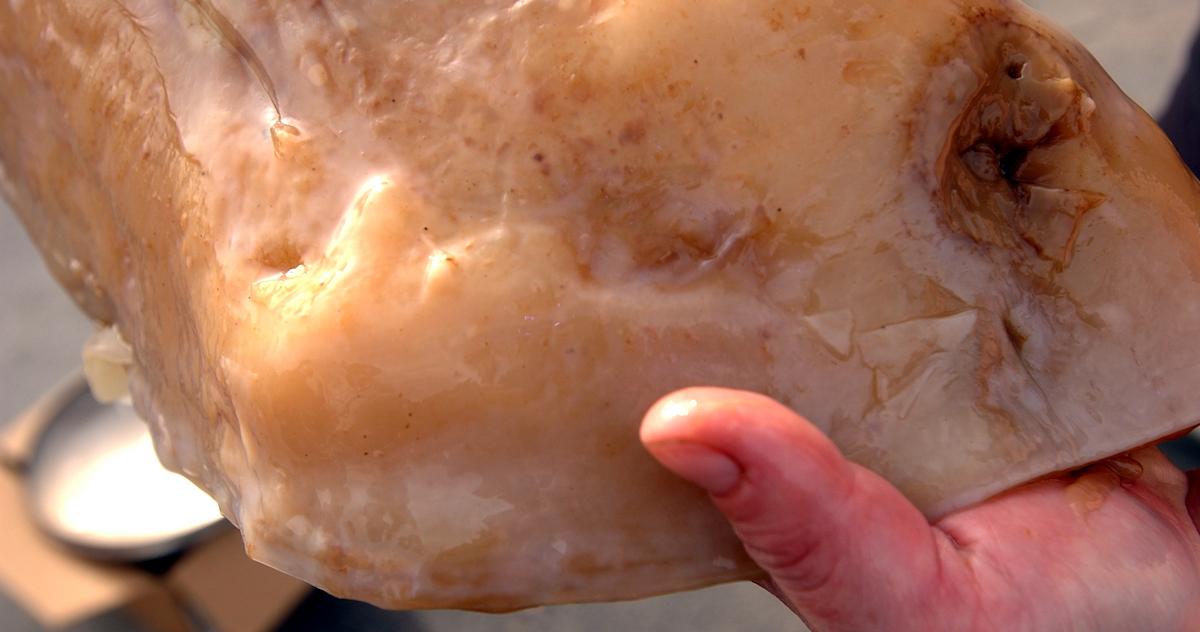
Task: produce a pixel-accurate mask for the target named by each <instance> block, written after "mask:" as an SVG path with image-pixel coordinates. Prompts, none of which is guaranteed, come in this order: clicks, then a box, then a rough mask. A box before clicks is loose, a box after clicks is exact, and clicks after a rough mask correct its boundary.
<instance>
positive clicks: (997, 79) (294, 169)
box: [0, 0, 1200, 609]
mask: <svg viewBox="0 0 1200 632" xmlns="http://www.w3.org/2000/svg"><path fill="white" fill-rule="evenodd" d="M0 167H2V170H0V190H3V192H4V194H5V195H6V197H7V198H8V199H9V200H10V201H11V202H12V204H13V206H14V208H15V209H16V210H17V212H18V213H19V214H20V215H21V218H22V220H23V222H24V224H25V226H26V228H27V229H28V231H29V232H30V234H31V235H32V237H33V238H34V240H35V241H36V242H37V243H38V245H39V247H40V248H41V250H42V252H43V253H44V255H45V258H46V261H47V264H48V265H49V266H50V268H51V270H52V271H53V272H54V274H55V275H56V277H57V278H58V279H59V280H60V281H61V282H62V283H63V285H64V286H65V287H66V288H67V289H68V290H70V291H71V292H72V295H73V296H74V297H75V299H76V300H77V302H79V304H80V305H81V306H82V307H83V308H84V309H85V310H87V312H88V313H89V314H90V315H91V316H92V317H93V318H95V319H96V320H98V321H100V322H105V323H114V324H116V325H117V326H118V328H119V330H120V332H121V333H122V334H123V336H124V338H125V339H126V340H127V341H128V343H129V345H130V346H131V348H132V365H131V366H130V369H129V370H130V387H131V389H132V392H133V396H134V401H135V402H136V404H137V405H138V407H139V409H140V410H141V412H142V413H143V415H144V416H145V417H146V418H147V420H148V421H149V422H150V424H151V427H152V429H153V431H154V434H155V441H156V446H157V448H158V452H159V455H160V457H161V458H162V459H163V461H164V462H165V463H167V464H168V465H169V466H170V467H172V468H175V469H178V470H179V471H181V472H183V473H185V474H187V475H188V476H189V477H191V478H192V479H193V480H195V481H196V482H197V483H199V484H200V485H201V486H203V487H204V488H205V489H206V490H208V491H209V492H210V493H211V494H213V496H214V497H215V498H216V499H217V500H218V502H219V503H220V504H221V506H222V508H223V509H224V511H225V512H226V513H227V515H229V516H230V517H231V518H232V519H233V520H234V521H235V522H237V523H238V525H239V526H240V527H241V529H242V532H243V534H244V537H245V540H246V546H247V549H248V551H249V552H250V554H251V555H252V556H254V557H255V558H256V559H259V560H260V561H263V562H265V563H268V564H270V565H272V566H275V567H277V568H280V569H282V570H284V571H287V572H289V573H292V574H295V575H297V576H299V577H301V578H303V579H305V580H307V581H310V582H313V583H315V584H317V585H319V586H321V587H323V588H325V589H327V590H329V591H331V592H334V593H335V594H339V595H345V596H351V597H356V598H359V599H366V600H370V601H373V602H375V603H378V604H381V605H385V606H391V607H470V608H481V609H506V608H515V607H522V606H528V605H535V604H541V603H552V602H561V601H580V600H607V599H620V598H632V597H638V596H644V595H648V594H653V593H660V592H667V591H674V590H681V589H685V588H689V587H694V586H700V585H705V584H711V583H716V582H721V581H728V580H734V579H739V578H746V577H751V576H754V575H755V574H756V573H757V570H756V569H755V568H754V567H753V565H752V564H751V563H750V562H749V561H748V560H747V559H746V557H745V555H744V553H743V552H742V550H741V548H740V546H739V544H738V543H737V542H736V540H735V539H734V538H733V536H732V534H731V533H730V532H729V529H728V527H727V526H725V524H724V523H723V522H722V521H721V519H720V518H719V517H718V516H717V514H716V513H715V511H714V510H713V509H711V508H710V507H709V505H708V504H707V503H706V502H705V500H704V499H703V497H702V496H701V495H700V494H699V492H697V491H695V490H693V489H691V488H690V487H688V486H686V485H685V484H683V483H681V482H679V481H677V480H675V479H674V478H673V477H671V476H670V475H668V474H667V473H666V472H665V471H663V470H662V469H661V468H659V467H658V466H657V465H655V464H654V463H653V461H652V460H651V459H650V457H649V456H648V455H646V454H645V452H644V451H643V450H642V449H641V448H640V446H639V445H638V443H637V425H638V422H639V420H640V416H641V414H642V413H643V412H644V411H645V409H646V408H647V407H648V406H649V405H650V404H651V403H652V402H653V401H654V400H655V399H656V398H657V397H659V396H661V395H663V394H665V393H667V392H668V391H670V390H672V389H675V388H678V387H683V386H688V385H695V384H710V385H721V386H729V387H737V388H744V389H751V390H756V391H760V392H764V393H767V394H769V395H771V396H773V397H776V398H778V399H780V400H781V401H783V402H785V403H787V404H789V405H790V406H792V407H794V408H795V409H796V410H798V411H800V412H802V413H803V414H804V415H806V416H807V417H809V418H810V419H812V420H813V421H814V422H815V423H816V424H818V425H819V426H820V427H821V428H822V429H823V430H825V431H826V432H827V433H828V434H829V435H830V436H831V437H832V438H833V439H834V440H835V441H836V442H837V443H838V445H839V446H840V447H841V448H842V449H843V450H844V451H845V452H846V454H847V455H848V456H850V457H851V458H853V459H855V460H857V461H859V462H861V463H863V464H866V465H868V466H869V467H871V468H873V469H875V470H877V471H879V472H880V473H882V474H883V475H885V476H886V477H887V478H888V479H890V480H891V481H892V482H894V483H895V484H896V485H897V486H898V487H899V488H900V489H901V490H902V491H903V492H905V494H906V495H908V496H909V497H910V498H911V499H912V500H913V501H914V502H915V503H917V505H918V506H919V507H921V508H922V510H923V511H925V512H926V513H927V514H928V515H931V516H936V515H941V514H944V513H945V512H947V511H949V510H952V509H954V508H958V507H962V506H964V505H966V504H969V503H972V502H974V501H978V500H980V499H983V498H985V497H987V496H990V495H992V494H994V493H997V492H999V491H1002V490H1004V489H1007V488H1009V487H1012V486H1014V485H1017V484H1019V483H1022V482H1025V481H1028V480H1030V479H1033V478H1036V477H1038V476H1042V475H1045V474H1048V473H1051V472H1055V471H1060V470H1064V469H1068V468H1072V467H1075V466H1078V465H1080V464H1083V463H1086V462H1089V461H1092V460H1095V459H1097V458H1100V457H1104V456H1108V455H1111V454H1114V453H1118V452H1121V451H1124V450H1126V449H1129V448H1130V447H1133V446H1136V445H1140V444H1144V443H1147V442H1150V441H1153V440H1155V439H1158V438H1161V437H1163V436H1166V435H1168V434H1171V433H1173V432H1175V431H1178V430H1180V429H1183V428H1185V427H1187V426H1188V425H1189V424H1191V423H1194V422H1196V421H1197V420H1198V419H1200V398H1198V397H1197V396H1196V395H1195V394H1194V392H1195V391H1194V384H1195V383H1196V381H1197V379H1198V378H1200V367H1198V366H1197V363H1196V360H1195V358H1200V338H1197V337H1196V336H1195V335H1194V332H1195V331H1197V330H1200V284H1198V283H1200V275H1198V273H1200V227H1198V224H1197V216H1196V213H1195V209H1196V208H1197V202H1198V201H1200V187H1198V186H1197V183H1196V181H1195V180H1194V179H1193V178H1192V176H1191V175H1190V174H1189V173H1188V172H1187V171H1186V170H1185V169H1184V168H1183V167H1182V166H1181V165H1180V164H1179V160H1178V157H1177V156H1176V154H1175V152H1174V151H1173V150H1172V148H1171V147H1170V145H1169V143H1168V142H1167V141H1166V139H1165V138H1164V137H1163V136H1162V134H1161V133H1160V132H1159V131H1158V130H1157V129H1156V128H1155V127H1154V125H1153V123H1152V122H1151V121H1150V120H1149V118H1148V117H1147V116H1146V115H1145V114H1144V113H1143V112H1141V111H1140V110H1138V109H1137V108H1136V107H1135V106H1134V105H1132V104H1131V103H1130V102H1129V101H1128V100H1127V99H1126V98H1125V97H1124V95H1122V94H1121V93H1120V92H1119V91H1118V90H1117V88H1116V87H1115V86H1114V85H1113V84H1112V82H1111V81H1110V80H1109V78H1108V77H1107V76H1106V75H1105V74H1104V73H1103V71H1102V70H1101V69H1100V68H1099V67H1098V66H1097V64H1096V63H1095V61H1094V60H1093V59H1092V58H1091V57H1090V56H1089V55H1087V53H1086V52H1085V51H1083V50H1082V49H1081V48H1080V47H1079V46H1078V45H1077V44H1075V43H1074V42H1073V40H1071V39H1070V38H1069V37H1067V36H1066V35H1064V34H1062V33H1061V32H1059V31H1057V30H1055V29H1054V28H1053V27H1051V26H1049V25H1048V24H1046V23H1045V22H1044V21H1042V20H1041V19H1040V18H1039V17H1037V16H1036V15H1034V14H1032V13H1030V12H1029V11H1028V10H1026V9H1025V8H1023V7H1022V6H1020V5H1018V4H1016V3H1012V2H1001V1H997V0H972V1H969V2H968V1H965V0H962V1H955V0H932V1H927V2H919V3H912V2H902V1H900V0H851V1H845V0H826V1H823V2H817V1H814V2H802V1H794V2H792V1H784V0H772V1H768V0H738V1H737V2H734V1H732V0H717V1H713V2H691V1H685V0H658V1H655V2H621V1H619V0H560V1H558V2H553V1H550V0H522V1H520V2H515V3H514V2H498V1H486V0H455V1H447V2H416V1H408V2H392V1H386V2H385V1H383V0H379V1H371V0H357V1H338V2H333V1H332V0H325V1H323V2H321V1H318V2H312V1H311V0H304V1H301V0H271V1H266V2H255V3H235V2H229V1H226V0H212V1H211V3H210V1H209V0H191V1H189V2H184V1H182V0H125V1H123V2H115V1H114V2H107V1H106V2H63V1H33V0H7V1H6V2H0ZM797 510H798V511H802V510H803V508H798V509H797Z"/></svg>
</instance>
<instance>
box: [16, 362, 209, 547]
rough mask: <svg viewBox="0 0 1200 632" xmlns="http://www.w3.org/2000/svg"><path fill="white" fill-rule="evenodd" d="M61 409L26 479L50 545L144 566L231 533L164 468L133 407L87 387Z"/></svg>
mask: <svg viewBox="0 0 1200 632" xmlns="http://www.w3.org/2000/svg"><path fill="white" fill-rule="evenodd" d="M62 401H63V402H65V403H64V404H62V405H61V407H60V408H58V409H57V411H51V413H50V414H52V418H51V419H50V420H49V421H48V424H47V425H46V427H45V429H44V430H43V431H42V434H41V436H40V438H39V439H38V441H37V443H36V447H35V449H34V452H33V455H32V458H31V460H30V461H29V463H28V471H27V475H26V491H27V493H28V500H29V503H30V507H31V510H32V511H31V513H32V515H33V516H34V519H35V521H36V522H37V524H38V525H39V526H40V527H41V528H42V529H43V530H44V531H45V532H46V533H48V534H49V535H50V536H51V537H53V538H54V539H56V540H58V541H59V542H61V543H62V544H64V545H66V546H67V547H69V548H71V549H73V550H75V551H76V552H78V553H80V554H83V555H85V556H87V557H91V558H93V559H99V560H104V561H113V562H144V561H147V560H152V559H155V558H159V557H163V556H166V555H170V554H172V553H177V552H179V551H181V550H183V549H185V548H187V547H188V546H189V545H190V544H192V543H194V542H196V541H197V540H199V539H202V538H204V537H206V536H208V535H211V534H214V533H216V532H218V531H220V530H223V529H225V528H229V526H228V523H227V522H226V521H225V520H224V518H223V517H222V516H221V512H220V510H219V509H218V508H217V504H216V502H214V501H213V500H212V498H210V497H209V496H208V495H207V494H205V493H204V492H203V491H201V490H200V489H199V488H197V487H196V486H195V485H194V484H192V482H191V481H189V480H188V479H186V478H184V477H183V476H180V475H178V474H175V473H173V472H170V471H168V470H166V469H165V468H163V466H162V465H161V464H160V463H159V461H158V457H157V456H156V455H155V452H154V445H153V443H152V442H151V440H150V432H149V429H148V428H147V427H146V424H145V423H144V422H142V420H141V419H140V418H139V417H138V416H137V413H136V412H134V410H133V407H132V406H130V405H128V404H122V403H115V404H102V403H100V402H97V401H96V400H95V399H94V398H93V397H92V394H91V392H90V391H89V390H88V388H87V386H86V385H85V384H83V383H82V382H81V383H80V384H79V385H78V386H77V387H76V388H75V389H74V392H73V394H69V395H68V396H67V397H64V398H63V400H62Z"/></svg>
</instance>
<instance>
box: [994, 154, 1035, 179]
mask: <svg viewBox="0 0 1200 632" xmlns="http://www.w3.org/2000/svg"><path fill="white" fill-rule="evenodd" d="M1026 160H1029V150H1028V149H1026V148H1024V147H1014V148H1012V149H1010V150H1008V151H1005V152H1004V153H1002V154H1000V175H1002V176H1004V179H1005V180H1016V179H1017V174H1018V173H1019V172H1020V171H1021V167H1023V166H1024V165H1025V161H1026Z"/></svg>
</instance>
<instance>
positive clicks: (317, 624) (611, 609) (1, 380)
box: [0, 0, 1200, 632]
mask: <svg viewBox="0 0 1200 632" xmlns="http://www.w3.org/2000/svg"><path fill="white" fill-rule="evenodd" d="M1030 4H1032V5H1034V6H1035V7H1037V8H1038V9H1040V10H1042V11H1044V12H1045V13H1047V14H1049V15H1050V16H1051V17H1053V18H1054V19H1056V20H1057V21H1058V22H1059V23H1060V24H1062V25H1063V26H1065V27H1066V28H1067V30H1069V31H1071V32H1072V33H1074V34H1075V35H1076V36H1077V37H1079V38H1080V39H1082V40H1083V41H1084V43H1085V44H1087V45H1088V46H1089V47H1090V48H1091V49H1092V52H1093V53H1094V54H1095V55H1096V57H1097V58H1098V59H1100V61H1101V62H1102V63H1103V64H1104V65H1105V67H1106V68H1108V69H1109V72H1110V73H1111V74H1112V75H1113V77H1114V78H1115V79H1116V80H1117V81H1118V83H1120V84H1121V86H1122V87H1124V88H1125V90H1126V92H1128V93H1129V94H1130V96H1132V97H1133V98H1134V99H1135V100H1137V101H1138V102H1139V103H1141V104H1142V106H1143V107H1145V108H1146V109H1147V110H1148V111H1150V112H1152V113H1158V112H1160V111H1161V110H1162V108H1163V107H1164V106H1165V105H1166V102H1167V99H1168V96H1169V93H1170V91H1171V88H1172V87H1173V85H1174V81H1175V77H1176V76H1178V74H1179V72H1180V70H1181V68H1182V63H1183V59H1184V53H1185V51H1186V49H1187V46H1188V44H1189V43H1190V37H1191V34H1192V32H1193V29H1194V28H1195V27H1196V26H1197V25H1198V23H1200V2H1196V0H1140V1H1138V2H1132V1H1130V0H1035V1H1033V2H1031V3H1030ZM0 269H2V270H4V271H5V282H4V285H3V286H0V384H2V385H3V386H2V387H0V423H3V422H2V420H4V419H7V418H9V417H10V416H12V415H13V414H15V413H16V412H17V411H18V410H20V409H21V408H22V407H24V406H25V405H26V404H28V403H29V402H31V401H32V400H33V399H34V398H35V397H36V396H37V394H39V393H41V392H42V391H43V390H45V389H47V388H49V387H50V386H51V385H52V384H54V383H55V381H57V380H58V379H59V378H60V377H61V376H63V375H64V374H65V373H67V372H68V371H70V370H71V369H72V368H73V367H74V366H76V365H77V363H78V357H79V348H80V345H81V343H82V342H83V340H84V339H85V337H86V336H87V335H88V333H89V331H90V327H89V325H88V324H87V322H86V321H85V320H84V319H83V317H82V316H80V315H79V314H78V313H77V311H76V310H75V308H74V307H73V306H72V305H71V304H70V302H69V301H68V300H67V298H66V297H65V295H64V294H63V293H62V292H61V291H60V290H59V289H58V288H57V287H56V286H55V285H54V283H53V282H52V280H51V279H50V277H49V276H48V275H47V274H46V272H45V270H44V268H43V267H42V265H41V261H40V260H39V259H38V257H37V254H36V252H35V251H34V250H33V248H32V247H31V246H30V245H29V244H28V242H27V241H26V239H25V236H24V234H23V232H22V231H21V229H20V225H19V223H18V222H17V221H16V220H15V219H14V217H13V216H12V214H11V213H10V212H8V211H7V209H0ZM0 537H3V534H0ZM124 625H125V624H124V623H123V622H121V621H117V620H113V619H111V618H106V619H103V620H98V621H95V622H91V623H89V624H86V625H84V626H81V627H79V628H78V630H79V631H80V632H85V631H86V632H95V631H98V630H118V629H123V626H124ZM36 629H37V628H36V626H34V624H33V623H32V622H31V621H29V619H28V618H27V617H25V616H24V615H23V614H22V613H21V612H19V610H18V609H17V608H16V606H14V605H13V604H12V602H11V601H10V600H9V599H7V598H6V597H5V596H4V595H2V594H0V630H4V631H11V632H16V631H25V630H31V631H32V630H36ZM286 629H287V630H291V631H295V630H323V631H324V630H366V629H370V630H385V629H394V630H406V631H421V632H441V631H455V632H472V631H476V630H499V631H514V632H516V631H523V630H556V631H563V632H571V631H581V632H582V631H592V630H595V631H600V630H623V631H629V632H634V631H640V630H646V631H650V630H654V631H661V632H672V631H676V630H678V631H684V630H687V631H689V632H691V631H695V632H703V631H705V630H732V629H736V630H747V631H755V630H763V631H766V630H788V629H797V630H799V629H802V628H801V626H800V625H799V624H798V623H797V622H796V620H795V618H794V617H793V616H792V615H791V613H790V612H789V611H787V610H786V609H785V608H783V607H781V606H779V605H778V603H776V602H774V600H773V599H771V598H769V597H768V596H766V594H765V593H764V592H762V591H760V590H758V589H757V588H755V587H753V586H748V585H742V586H727V587H721V588H715V589H709V590H706V591H700V592H696V593H691V594H686V595H677V596H673V597H666V598H661V599H652V600H647V601H643V602H638V603H632V604H614V605H593V606H570V607H560V608H546V609H541V610H534V611H529V612H524V613H518V614H514V615H508V616H501V617H495V616H485V615H474V614H466V613H453V612H433V613H416V614H384V613H380V612H378V611H376V610H374V609H373V608H370V607H367V606H362V605H358V604H347V603H340V602H336V601H335V600H333V599H331V598H327V597H324V596H320V595H317V596H314V597H313V598H312V599H310V600H309V601H308V602H306V603H305V604H304V605H303V606H302V608H301V610H300V611H299V612H297V614H296V616H295V617H293V618H292V620H291V621H289V623H288V624H287V625H286Z"/></svg>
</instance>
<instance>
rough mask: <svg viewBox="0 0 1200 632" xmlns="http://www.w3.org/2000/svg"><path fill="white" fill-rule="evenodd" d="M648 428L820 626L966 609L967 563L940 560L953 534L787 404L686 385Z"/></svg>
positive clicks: (655, 447)
mask: <svg viewBox="0 0 1200 632" xmlns="http://www.w3.org/2000/svg"><path fill="white" fill-rule="evenodd" d="M641 435H642V441H643V442H644V443H645V445H646V447H647V449H649V450H650V452H651V453H652V454H653V455H654V456H655V457H656V458H658V459H659V461H661V462H662V463H663V465H665V466H666V467H667V468H669V469H671V470H672V471H674V472H675V473H676V474H678V475H680V476H682V477H683V478H685V479H688V480H690V481H692V482H693V483H695V484H697V485H699V486H701V487H703V488H705V489H706V490H707V491H708V492H709V493H710V494H711V495H712V497H713V500H714V502H715V503H716V505H717V507H718V508H719V509H720V510H721V511H722V512H723V513H724V514H725V516H726V517H727V518H728V519H729V521H730V523H731V524H732V525H733V527H734V529H735V531H736V532H737V534H738V536H739V537H740V538H741V539H742V541H743V543H744V544H745V545H746V549H747V551H748V552H749V554H750V555H751V556H752V557H753V558H754V560H755V561H756V562H757V563H758V564H759V565H760V566H762V567H763V569H764V570H766V571H767V572H768V573H769V574H770V575H771V577H772V579H773V580H774V584H775V586H776V587H777V588H778V590H779V591H780V592H782V594H783V597H785V599H786V600H787V601H789V602H790V603H791V604H792V605H794V606H795V608H796V609H797V610H799V611H800V612H801V613H802V614H803V616H804V617H805V618H806V619H807V620H808V621H810V622H812V623H813V624H814V625H815V626H816V627H817V628H818V629H823V628H826V627H828V628H830V629H876V628H879V627H881V626H885V625H886V626H888V627H889V629H897V627H896V625H897V623H898V622H903V624H905V625H912V626H913V627H914V628H919V627H923V626H922V625H921V624H920V623H919V622H921V621H922V620H927V617H928V616H930V612H931V611H936V612H937V615H938V617H939V618H940V619H942V620H941V622H942V624H945V623H946V621H947V620H949V621H953V619H954V617H955V616H956V614H965V613H966V611H967V608H966V603H967V602H968V601H969V600H966V599H963V596H962V595H961V594H960V593H959V591H960V590H961V587H963V586H966V585H968V584H969V582H967V581H961V580H962V579H965V578H961V577H959V575H960V573H961V572H962V571H963V570H964V569H963V567H962V565H961V564H957V565H956V564H954V563H952V562H953V559H952V560H951V563H944V562H943V560H944V559H946V558H947V555H946V554H947V553H952V551H953V545H952V544H951V543H950V541H949V540H948V538H946V537H945V536H944V534H941V533H940V532H937V531H935V530H933V529H931V528H930V526H929V524H928V523H927V522H926V520H925V518H924V517H923V516H922V515H921V513H920V512H918V511H917V509H916V508H915V507H914V506H913V505H912V504H911V503H909V502H908V501H907V500H906V499H905V498H904V497H903V496H902V495H901V494H900V492H898V491H897V490H896V489H895V488H894V487H892V486H891V485H889V484H888V483H887V482H885V481H884V480H883V479H882V478H880V477H878V476H876V475H875V474H873V473H871V472H869V471H867V470H865V469H863V468H861V467H859V466H857V465H855V464H853V463H851V462H849V461H847V460H846V459H845V458H843V457H842V455H841V453H840V452H839V451H838V450H837V448H836V447H835V446H834V445H833V443H832V442H831V441H830V440H829V439H828V438H826V437H825V436H824V435H823V434H822V433H821V432H820V431H819V430H818V429H817V428H816V427H814V426H813V425H812V424H810V423H809V422H807V421H805V420H804V419H801V418H800V417H799V416H797V415H796V414H795V413H793V412H792V411H790V410H788V409H787V408H785V407H784V406H782V405H780V404H778V403H776V402H774V401H772V400H770V399H768V398H765V397H762V396H758V395H753V394H748V393H741V392H736V391H725V390H718V389H692V390H687V391H683V392H680V393H676V394H674V395H672V396H670V397H668V398H666V399H664V400H662V401H660V402H659V403H658V404H656V405H655V406H654V408H652V409H651V411H650V412H649V414H648V415H647V417H646V420H645V422H644V423H643V425H642V432H641ZM953 557H954V556H953V555H950V556H949V558H953ZM867 597H869V598H867ZM960 606H961V607H960ZM956 608H957V609H958V611H957V612H956V611H955V609H956ZM945 617H949V619H944V618H945Z"/></svg>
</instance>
